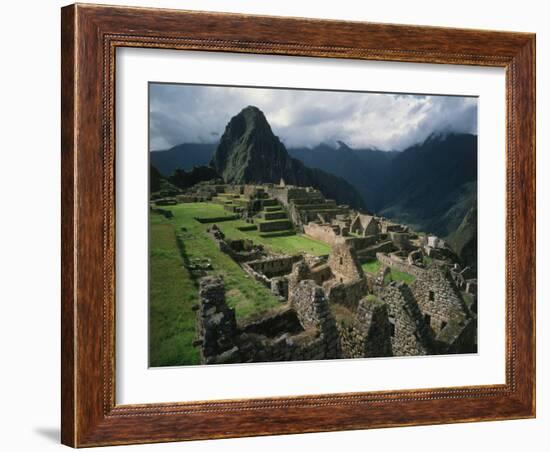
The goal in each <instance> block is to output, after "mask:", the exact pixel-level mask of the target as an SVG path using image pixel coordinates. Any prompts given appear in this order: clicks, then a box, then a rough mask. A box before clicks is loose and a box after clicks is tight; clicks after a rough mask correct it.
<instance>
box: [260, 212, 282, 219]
mask: <svg viewBox="0 0 550 452" xmlns="http://www.w3.org/2000/svg"><path fill="white" fill-rule="evenodd" d="M262 218H263V219H264V220H281V219H283V218H287V215H286V212H285V211H284V210H280V211H276V212H265V211H264V212H262Z"/></svg>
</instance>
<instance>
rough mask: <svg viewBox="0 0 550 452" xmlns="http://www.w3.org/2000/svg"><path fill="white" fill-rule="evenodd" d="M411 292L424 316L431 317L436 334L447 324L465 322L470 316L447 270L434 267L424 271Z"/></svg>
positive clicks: (431, 323)
mask: <svg viewBox="0 0 550 452" xmlns="http://www.w3.org/2000/svg"><path fill="white" fill-rule="evenodd" d="M411 290H412V292H413V294H414V296H415V298H416V300H417V302H418V305H419V306H420V309H421V310H422V312H423V313H424V315H427V316H429V320H430V326H431V328H432V330H433V331H434V333H435V334H438V333H439V332H440V331H441V330H442V329H443V328H444V327H445V326H446V325H447V324H449V323H451V322H457V323H460V322H464V320H465V319H466V318H467V317H468V316H469V312H468V308H467V307H466V304H465V303H464V300H463V299H462V295H461V294H460V292H459V290H458V289H457V287H456V285H455V282H454V281H453V278H452V276H451V275H450V273H449V271H448V270H447V269H445V268H442V267H441V268H440V267H433V268H430V269H428V270H426V271H424V272H423V273H422V275H420V276H419V277H418V278H417V279H416V280H415V281H414V282H413V283H412V284H411ZM427 318H428V317H427Z"/></svg>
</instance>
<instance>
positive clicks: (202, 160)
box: [149, 143, 218, 177]
mask: <svg viewBox="0 0 550 452" xmlns="http://www.w3.org/2000/svg"><path fill="white" fill-rule="evenodd" d="M217 146H218V144H217V143H182V144H178V145H176V146H173V147H171V148H170V149H165V150H159V151H151V152H149V157H150V160H151V164H152V165H153V166H154V167H155V168H157V169H158V170H159V171H160V173H161V174H163V175H164V176H166V177H168V176H171V175H172V174H173V173H174V171H176V170H177V169H182V170H185V171H190V170H192V169H193V167H195V166H206V165H208V163H209V162H210V159H211V158H212V154H214V151H215V150H216V147H217Z"/></svg>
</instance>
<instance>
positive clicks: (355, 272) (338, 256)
mask: <svg viewBox="0 0 550 452" xmlns="http://www.w3.org/2000/svg"><path fill="white" fill-rule="evenodd" d="M328 264H329V266H330V268H331V270H332V273H333V274H334V276H335V278H336V279H337V280H338V281H339V282H349V281H354V280H356V279H359V278H363V277H364V274H363V269H362V268H361V266H360V265H359V261H358V260H357V255H356V252H355V250H354V249H353V248H352V247H351V246H350V245H349V244H348V243H347V241H344V240H343V241H341V242H339V243H335V244H334V245H333V246H332V250H331V252H330V255H329V258H328Z"/></svg>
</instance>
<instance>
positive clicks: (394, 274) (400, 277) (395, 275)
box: [391, 268, 416, 284]
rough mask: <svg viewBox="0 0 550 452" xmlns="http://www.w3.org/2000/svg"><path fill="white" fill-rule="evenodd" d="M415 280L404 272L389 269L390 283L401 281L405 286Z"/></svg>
mask: <svg viewBox="0 0 550 452" xmlns="http://www.w3.org/2000/svg"><path fill="white" fill-rule="evenodd" d="M415 279H416V278H415V277H414V276H413V275H411V274H409V273H405V272H400V271H399V270H396V269H394V268H392V269H391V280H392V281H403V282H405V283H407V284H411V283H412V282H413V281H414V280H415Z"/></svg>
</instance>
